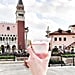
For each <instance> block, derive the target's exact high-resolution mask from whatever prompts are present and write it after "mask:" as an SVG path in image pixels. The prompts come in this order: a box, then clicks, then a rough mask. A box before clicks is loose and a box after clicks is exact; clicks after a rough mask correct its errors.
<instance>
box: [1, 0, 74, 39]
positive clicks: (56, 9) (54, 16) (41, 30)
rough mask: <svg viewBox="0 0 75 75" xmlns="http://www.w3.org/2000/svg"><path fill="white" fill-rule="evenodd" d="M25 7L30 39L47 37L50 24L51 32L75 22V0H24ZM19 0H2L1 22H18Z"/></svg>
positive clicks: (65, 27) (66, 27) (26, 25)
mask: <svg viewBox="0 0 75 75" xmlns="http://www.w3.org/2000/svg"><path fill="white" fill-rule="evenodd" d="M22 1H23V4H24V7H25V27H29V32H28V39H30V40H33V39H35V40H38V39H40V38H41V39H45V38H46V37H45V35H46V32H45V31H46V30H47V27H48V26H49V29H50V31H51V32H53V31H56V30H58V28H61V29H63V30H68V27H69V26H70V25H73V24H75V0H22ZM17 3H18V0H0V22H9V23H16V15H15V12H16V5H17Z"/></svg>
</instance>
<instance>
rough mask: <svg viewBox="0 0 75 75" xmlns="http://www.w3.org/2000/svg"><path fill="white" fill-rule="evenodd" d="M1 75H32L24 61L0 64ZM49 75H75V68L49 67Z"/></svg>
mask: <svg viewBox="0 0 75 75" xmlns="http://www.w3.org/2000/svg"><path fill="white" fill-rule="evenodd" d="M0 75H31V72H30V70H29V69H27V68H25V66H24V63H23V61H22V62H21V61H19V62H17V61H15V62H14V61H12V62H8V63H7V61H5V62H4V63H0ZM47 75H75V66H62V67H61V66H59V67H49V68H48V72H47Z"/></svg>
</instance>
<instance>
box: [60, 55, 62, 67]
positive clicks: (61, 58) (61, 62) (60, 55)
mask: <svg viewBox="0 0 75 75" xmlns="http://www.w3.org/2000/svg"><path fill="white" fill-rule="evenodd" d="M60 56H61V66H62V54H61V55H60Z"/></svg>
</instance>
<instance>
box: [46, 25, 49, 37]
mask: <svg viewBox="0 0 75 75" xmlns="http://www.w3.org/2000/svg"><path fill="white" fill-rule="evenodd" d="M46 33H47V35H46V37H47V38H49V33H50V30H49V26H48V27H47V30H46Z"/></svg>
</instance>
